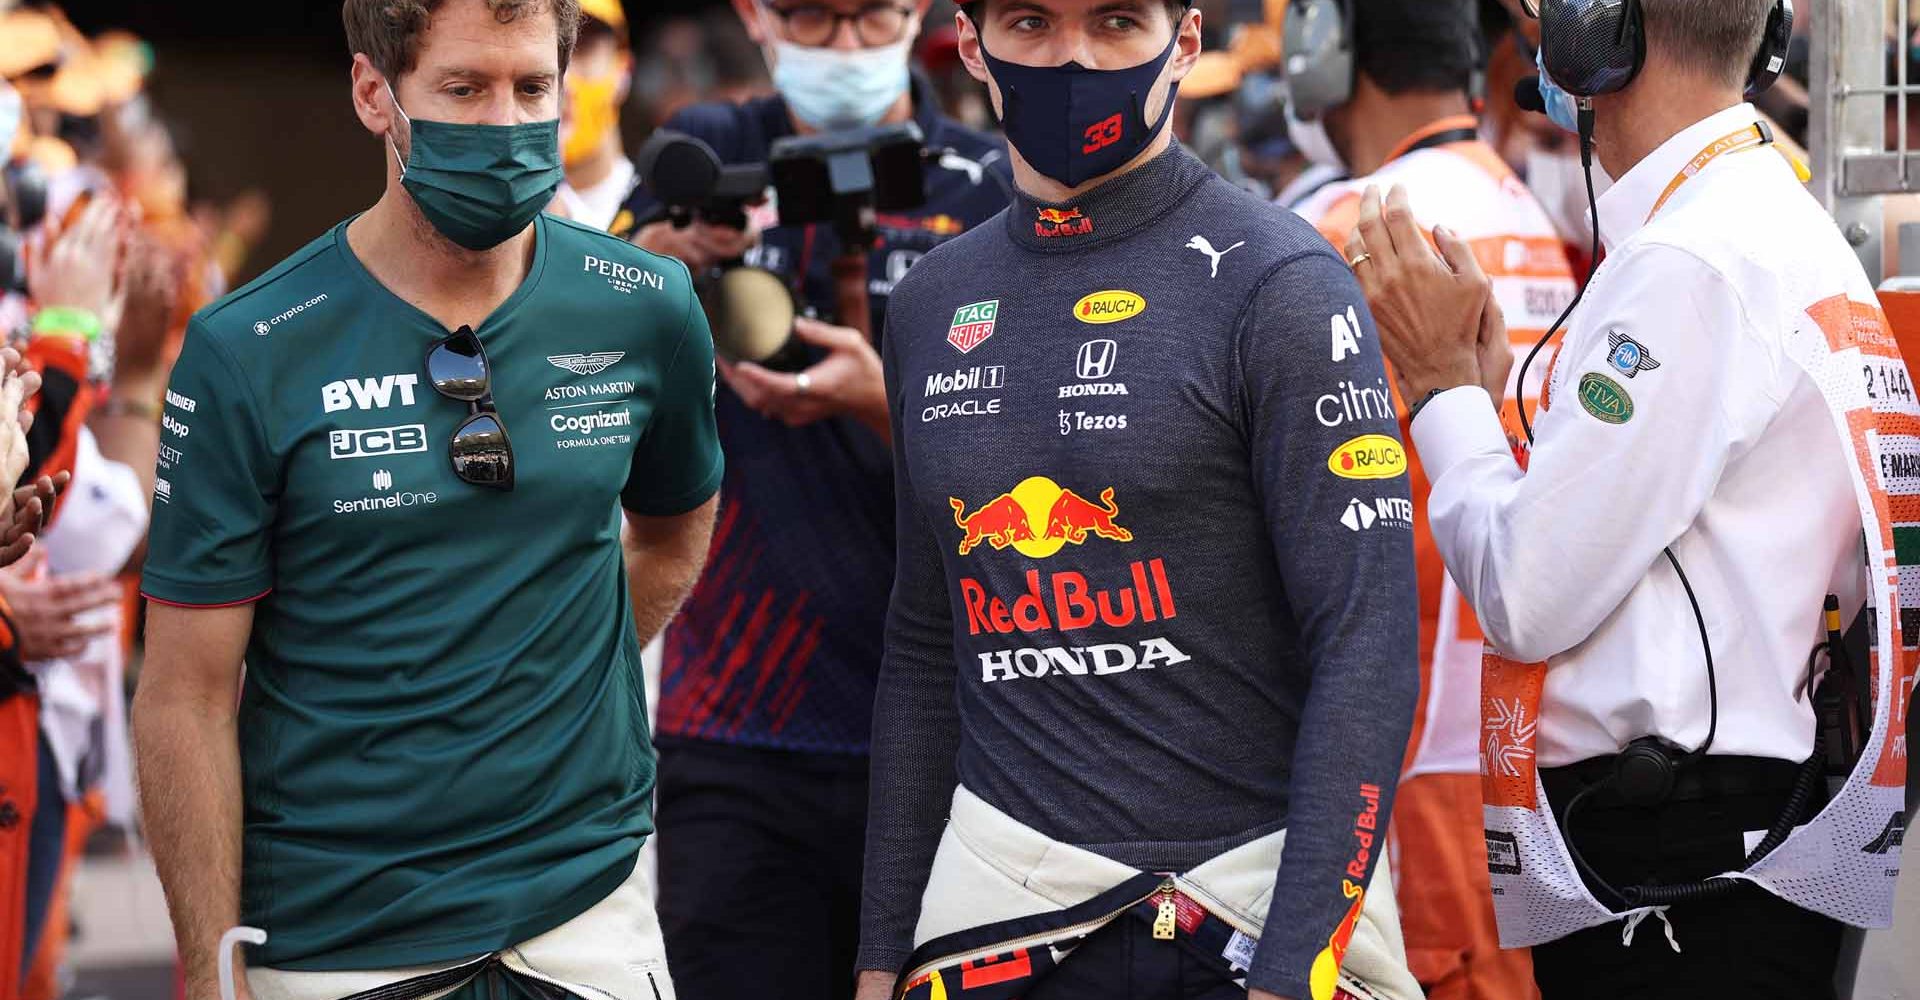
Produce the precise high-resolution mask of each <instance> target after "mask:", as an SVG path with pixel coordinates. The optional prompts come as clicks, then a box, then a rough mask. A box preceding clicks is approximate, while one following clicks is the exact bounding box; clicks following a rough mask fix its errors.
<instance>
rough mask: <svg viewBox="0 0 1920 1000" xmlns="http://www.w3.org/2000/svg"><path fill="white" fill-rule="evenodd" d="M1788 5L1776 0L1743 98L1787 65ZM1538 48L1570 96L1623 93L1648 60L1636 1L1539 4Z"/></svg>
mask: <svg viewBox="0 0 1920 1000" xmlns="http://www.w3.org/2000/svg"><path fill="white" fill-rule="evenodd" d="M1792 40H1793V0H1776V2H1775V4H1774V5H1773V10H1772V11H1770V12H1769V13H1768V14H1767V26H1766V30H1765V32H1764V33H1763V34H1762V35H1761V38H1760V50H1759V51H1758V52H1756V53H1754V57H1753V67H1752V69H1751V70H1749V71H1748V73H1747V97H1749V98H1752V97H1756V96H1758V95H1759V94H1760V93H1762V92H1764V91H1765V90H1766V89H1767V88H1768V87H1771V86H1773V82H1774V81H1775V80H1778V79H1779V78H1780V72H1781V70H1783V69H1785V68H1786V65H1787V45H1788V43H1790V42H1791V41H1792ZM1540 45H1541V49H1542V53H1541V54H1542V57H1543V59H1544V61H1545V63H1546V66H1547V73H1548V74H1549V75H1551V76H1552V77H1553V81H1554V82H1555V83H1557V84H1559V85H1560V87H1561V88H1562V89H1563V90H1565V91H1566V92H1567V93H1569V94H1572V95H1573V96H1575V97H1598V96H1600V95H1601V94H1611V93H1615V92H1617V91H1621V90H1624V89H1626V87H1627V85H1628V84H1630V83H1632V82H1633V78H1634V77H1635V76H1638V75H1639V74H1640V67H1641V66H1642V65H1643V64H1644V63H1645V62H1646V59H1647V32H1646V21H1645V19H1644V17H1643V15H1642V14H1641V11H1640V0H1540Z"/></svg>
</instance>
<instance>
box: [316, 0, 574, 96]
mask: <svg viewBox="0 0 1920 1000" xmlns="http://www.w3.org/2000/svg"><path fill="white" fill-rule="evenodd" d="M446 2H447V0H346V2H345V3H344V4H342V5H341V8H340V19H341V20H342V21H344V22H346V26H347V48H348V49H350V50H352V51H353V52H355V53H362V52H364V53H366V56H367V59H368V61H370V62H372V63H373V68H374V69H377V70H379V71H380V72H381V73H382V74H384V75H385V76H386V78H387V79H389V80H397V79H399V78H400V75H401V74H402V73H406V72H408V71H410V70H412V69H413V66H414V60H415V59H416V58H417V57H418V56H419V53H420V33H421V32H423V31H426V30H427V26H428V24H429V23H430V22H431V21H432V20H433V12H434V11H436V10H439V9H440V8H441V6H442V5H444V4H445V3H446ZM468 2H470V0H468ZM486 4H487V9H488V10H490V11H492V12H493V18H494V20H496V21H499V22H500V23H501V24H506V23H507V22H509V21H512V20H515V19H516V18H518V17H519V16H520V15H522V14H536V13H539V12H540V11H541V10H543V9H546V10H551V11H553V26H554V28H555V29H556V33H557V34H558V35H559V36H560V72H562V73H565V72H566V71H567V60H568V59H570V58H571V57H572V56H573V43H574V41H575V40H576V39H577V38H578V37H579V35H580V0H486Z"/></svg>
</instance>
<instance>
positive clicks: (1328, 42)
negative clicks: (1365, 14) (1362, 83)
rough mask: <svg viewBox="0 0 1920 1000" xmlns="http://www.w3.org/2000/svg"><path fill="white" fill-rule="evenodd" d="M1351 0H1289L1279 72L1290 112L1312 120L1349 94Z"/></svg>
mask: <svg viewBox="0 0 1920 1000" xmlns="http://www.w3.org/2000/svg"><path fill="white" fill-rule="evenodd" d="M1351 4H1352V0H1291V3H1290V4H1289V6H1288V9H1287V18H1286V28H1285V36H1286V37H1285V38H1284V39H1283V45H1282V48H1283V51H1284V55H1283V56H1282V58H1281V67H1282V71H1283V73H1284V74H1285V77H1286V81H1287V101H1288V103H1289V104H1290V105H1291V106H1292V108H1293V113H1294V116H1295V117H1297V118H1300V119H1302V120H1305V121H1313V120H1316V119H1318V118H1319V117H1320V116H1321V115H1324V114H1326V113H1327V112H1328V111H1329V110H1331V109H1333V108H1337V107H1339V106H1341V105H1342V104H1345V103H1347V102H1348V101H1350V100H1352V99H1353V74H1354V72H1355V66H1354V59H1353V18H1352V16H1351V15H1352V11H1353V8H1352V6H1351Z"/></svg>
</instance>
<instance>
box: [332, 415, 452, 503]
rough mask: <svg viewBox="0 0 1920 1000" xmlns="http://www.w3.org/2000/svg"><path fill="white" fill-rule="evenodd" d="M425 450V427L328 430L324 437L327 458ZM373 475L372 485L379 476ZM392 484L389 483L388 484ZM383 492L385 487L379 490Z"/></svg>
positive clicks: (378, 473)
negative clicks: (325, 438)
mask: <svg viewBox="0 0 1920 1000" xmlns="http://www.w3.org/2000/svg"><path fill="white" fill-rule="evenodd" d="M426 450H427V425H426V424H403V425H401V426H399V427H374V428H371V429H368V430H363V431H330V432H328V434H327V452H328V456H327V457H329V458H336V459H338V458H368V457H371V456H374V455H408V454H412V453H414V452H420V451H426ZM388 475H390V474H389V473H386V472H377V473H375V474H374V479H375V483H374V485H375V486H379V482H378V480H379V477H381V476H388ZM389 485H391V483H389ZM380 488H381V489H385V488H386V487H380Z"/></svg>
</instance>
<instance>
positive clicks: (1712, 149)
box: [1647, 122, 1785, 222]
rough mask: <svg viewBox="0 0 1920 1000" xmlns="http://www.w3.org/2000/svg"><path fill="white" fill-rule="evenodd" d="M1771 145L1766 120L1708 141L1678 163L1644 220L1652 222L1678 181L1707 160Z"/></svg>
mask: <svg viewBox="0 0 1920 1000" xmlns="http://www.w3.org/2000/svg"><path fill="white" fill-rule="evenodd" d="M1771 145H1773V129H1772V128H1770V127H1769V126H1768V125H1767V123H1766V122H1754V123H1753V124H1751V125H1745V126H1742V127H1741V128H1739V129H1736V130H1734V131H1732V132H1728V133H1727V134H1726V135H1723V136H1721V137H1720V138H1718V139H1715V140H1713V141H1712V142H1710V143H1708V144H1707V148H1705V149H1703V150H1701V151H1700V152H1698V153H1695V154H1694V156H1693V159H1692V160H1691V161H1690V162H1688V163H1687V165H1686V166H1684V167H1681V168H1680V172H1679V173H1677V174H1674V175H1673V180H1671V181H1669V182H1668V183H1667V189H1666V190H1665V191H1662V192H1660V200H1659V201H1656V202H1654V203H1653V211H1651V212H1648V213H1647V221H1648V222H1652V221H1653V217H1654V216H1656V215H1659V214H1660V210H1661V209H1662V208H1664V207H1666V204H1667V199H1669V198H1671V197H1673V193H1674V192H1675V191H1678V190H1680V187H1681V185H1683V184H1685V183H1686V182H1688V181H1690V180H1693V178H1694V175H1695V174H1698V173H1699V172H1700V171H1702V170H1705V169H1706V168H1707V164H1709V163H1712V162H1713V161H1715V160H1717V159H1719V158H1721V157H1722V156H1726V155H1728V154H1729V153H1744V152H1747V151H1748V150H1752V149H1759V148H1760V147H1762V146H1771ZM1781 155H1783V156H1784V155H1785V154H1784V153H1783V154H1781Z"/></svg>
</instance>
